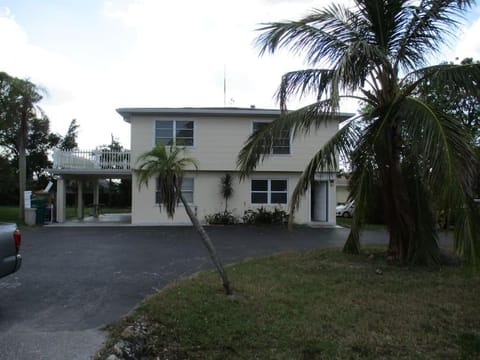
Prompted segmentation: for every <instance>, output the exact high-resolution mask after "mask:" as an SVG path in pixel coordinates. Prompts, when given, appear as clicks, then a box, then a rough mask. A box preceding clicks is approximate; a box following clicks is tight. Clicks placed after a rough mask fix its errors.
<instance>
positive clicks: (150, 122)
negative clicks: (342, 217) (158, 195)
mask: <svg viewBox="0 0 480 360" xmlns="http://www.w3.org/2000/svg"><path fill="white" fill-rule="evenodd" d="M162 119H164V120H193V121H194V122H195V132H194V137H195V146H194V147H192V148H189V156H192V157H194V158H195V159H197V160H198V162H199V171H198V172H196V173H194V174H193V177H194V179H195V183H194V187H195V189H194V204H193V207H194V209H195V211H196V213H197V216H198V217H199V219H200V220H201V221H202V222H204V220H205V216H206V215H208V214H213V213H215V212H218V211H223V209H224V207H225V204H224V200H223V199H222V197H221V195H220V185H219V182H220V177H221V176H222V175H224V174H225V172H227V171H228V172H234V171H236V161H237V156H238V152H239V151H240V149H241V148H242V146H243V143H244V142H245V140H246V139H247V137H248V136H249V135H250V134H251V132H252V123H253V121H254V119H246V118H222V117H210V118H207V117H202V118H198V117H175V118H172V117H160V116H149V115H137V116H132V118H131V119H130V121H131V124H132V127H131V137H132V138H131V144H132V161H133V163H132V166H133V168H136V167H137V166H138V164H137V163H136V159H138V157H139V156H140V155H141V154H142V153H144V152H146V151H149V150H151V149H152V147H153V146H154V143H155V139H154V133H155V131H154V129H155V120H162ZM259 121H265V120H264V119H261V120H259ZM337 128H338V123H337V122H335V121H332V122H331V123H329V124H328V126H327V125H325V126H322V127H320V128H319V129H318V131H312V133H311V135H310V136H306V137H302V138H298V139H296V140H295V141H294V142H293V143H292V145H291V154H290V155H275V156H271V157H269V158H267V159H266V160H265V162H264V163H263V164H261V165H260V166H259V167H258V168H257V171H256V172H255V175H254V176H257V177H263V178H275V179H287V180H288V197H289V199H290V196H291V193H292V191H293V189H294V187H295V185H296V183H297V181H298V178H299V176H300V172H301V171H303V169H304V168H305V166H306V164H307V162H308V161H309V160H310V158H311V157H312V155H313V154H314V153H315V151H316V150H318V149H319V148H320V147H321V145H322V144H323V143H325V141H326V140H327V139H329V138H330V137H331V136H332V135H333V134H334V132H335V131H336V129H337ZM192 170H193V169H192ZM234 190H235V192H234V195H233V198H232V199H230V200H229V206H228V208H229V209H230V210H232V211H233V213H234V214H235V215H237V216H239V217H241V216H242V215H243V213H244V211H245V210H247V209H249V208H252V209H253V208H257V207H259V206H258V205H252V204H250V181H244V182H241V183H239V182H238V176H237V175H235V185H234ZM329 191H330V194H329V199H330V202H329V222H328V224H332V225H333V224H335V200H336V195H335V186H334V183H332V184H331V185H330V186H329ZM310 196H311V194H310V191H308V192H307V194H306V195H305V198H304V200H303V201H302V203H301V205H300V208H299V210H298V212H297V213H296V215H295V222H296V223H309V222H310V221H311V215H310V214H311V208H310ZM284 208H285V210H288V205H287V206H284ZM132 223H133V224H137V225H141V224H190V221H189V220H188V217H187V215H186V214H185V211H184V209H183V207H181V206H179V207H178V209H177V212H176V215H175V219H174V220H173V221H172V220H170V219H168V218H167V216H166V213H165V211H164V209H161V208H160V207H159V206H158V205H156V204H155V182H154V181H153V180H152V181H151V182H150V185H149V187H148V188H145V187H143V188H142V189H141V191H139V189H138V186H137V182H136V176H135V175H133V192H132Z"/></svg>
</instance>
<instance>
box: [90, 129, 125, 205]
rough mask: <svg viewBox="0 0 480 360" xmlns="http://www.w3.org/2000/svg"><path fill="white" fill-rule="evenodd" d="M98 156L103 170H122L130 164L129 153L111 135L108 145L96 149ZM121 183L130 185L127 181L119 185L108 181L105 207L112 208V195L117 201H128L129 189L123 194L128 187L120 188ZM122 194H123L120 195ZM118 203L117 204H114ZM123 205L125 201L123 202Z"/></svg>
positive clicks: (111, 180) (110, 180) (123, 180)
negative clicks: (121, 199)
mask: <svg viewBox="0 0 480 360" xmlns="http://www.w3.org/2000/svg"><path fill="white" fill-rule="evenodd" d="M97 151H99V152H100V153H101V154H100V163H101V164H102V168H103V169H107V168H109V169H124V168H125V166H128V165H129V164H130V152H129V151H128V150H126V149H125V148H124V147H123V146H122V145H121V144H120V142H119V141H118V139H115V138H114V136H113V134H112V135H111V141H110V144H108V145H102V146H100V147H98V148H97ZM121 183H124V185H126V184H130V181H129V180H125V179H122V180H121V181H120V183H118V182H115V181H113V179H108V194H107V205H108V206H112V205H113V204H114V199H113V195H114V194H115V195H118V196H116V198H117V199H119V198H123V199H126V198H128V199H130V198H131V197H130V196H129V195H128V194H131V189H129V190H128V192H125V191H126V190H127V189H128V187H126V186H120V184H121ZM122 192H123V193H122ZM116 203H118V202H116ZM123 203H124V204H125V201H123Z"/></svg>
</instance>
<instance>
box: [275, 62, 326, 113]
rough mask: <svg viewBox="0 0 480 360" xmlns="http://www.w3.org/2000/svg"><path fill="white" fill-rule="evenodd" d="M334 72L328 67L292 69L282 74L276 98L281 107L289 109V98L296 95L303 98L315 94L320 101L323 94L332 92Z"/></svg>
mask: <svg viewBox="0 0 480 360" xmlns="http://www.w3.org/2000/svg"><path fill="white" fill-rule="evenodd" d="M333 75H334V72H333V71H332V70H328V69H305V70H299V71H291V72H288V73H286V74H285V75H283V76H282V81H281V83H280V87H279V89H278V90H277V93H276V96H275V97H276V98H277V100H278V102H279V103H280V109H282V110H287V106H286V104H287V100H288V98H289V97H291V96H294V97H298V98H300V99H301V98H302V97H303V96H305V95H310V94H314V95H316V97H317V100H318V101H320V100H321V98H322V96H324V95H327V94H329V93H331V92H330V91H329V90H330V88H331V83H332V79H333Z"/></svg>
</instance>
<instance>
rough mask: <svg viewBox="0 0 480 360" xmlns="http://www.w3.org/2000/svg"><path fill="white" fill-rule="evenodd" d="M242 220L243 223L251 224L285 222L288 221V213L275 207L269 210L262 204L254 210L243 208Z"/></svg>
mask: <svg viewBox="0 0 480 360" xmlns="http://www.w3.org/2000/svg"><path fill="white" fill-rule="evenodd" d="M242 220H243V222H244V223H245V224H253V225H263V224H286V223H287V222H288V213H287V212H285V211H283V210H281V209H277V208H275V209H273V211H270V210H268V209H265V208H264V207H263V206H262V207H260V208H258V209H256V210H251V209H249V210H245V212H244V213H243V217H242Z"/></svg>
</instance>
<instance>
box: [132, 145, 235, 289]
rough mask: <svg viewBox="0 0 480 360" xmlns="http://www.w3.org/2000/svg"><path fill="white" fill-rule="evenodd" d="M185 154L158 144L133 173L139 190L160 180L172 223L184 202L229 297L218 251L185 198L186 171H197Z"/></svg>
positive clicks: (161, 198)
mask: <svg viewBox="0 0 480 360" xmlns="http://www.w3.org/2000/svg"><path fill="white" fill-rule="evenodd" d="M184 152H185V149H184V148H180V147H175V146H171V147H170V149H168V150H167V149H166V147H165V145H163V144H157V145H156V146H155V147H154V148H153V149H152V150H150V151H147V152H146V153H144V154H142V155H141V156H140V157H139V158H138V162H141V164H140V166H139V168H138V169H136V170H134V171H135V173H136V174H137V175H138V186H139V188H141V187H142V185H145V186H148V183H149V181H150V180H151V179H152V178H153V177H157V178H158V184H159V185H158V186H159V188H158V191H159V198H160V199H159V201H160V202H161V203H162V204H163V205H164V206H165V208H166V211H167V215H168V217H169V218H171V219H173V216H174V215H175V209H176V207H177V205H178V203H179V201H181V202H182V204H183V206H184V207H185V211H186V212H187V215H188V217H189V218H190V221H191V222H192V224H193V226H194V227H195V229H196V230H197V232H198V233H199V235H200V238H201V239H202V242H203V244H204V245H205V247H206V248H207V251H208V253H209V255H210V257H211V259H212V261H213V263H214V265H215V267H216V269H217V271H218V273H219V275H220V277H221V279H222V283H223V287H224V289H225V292H226V293H227V295H230V294H231V293H232V292H231V289H230V281H229V280H228V277H227V273H226V272H225V269H224V268H223V265H222V262H221V261H220V258H219V256H218V254H217V251H216V249H215V247H214V246H213V244H212V241H211V240H210V237H209V236H208V234H207V233H206V232H205V229H204V228H203V226H202V225H201V224H200V222H199V221H198V219H197V217H196V216H195V214H194V213H193V211H192V208H191V207H190V205H189V204H188V202H187V200H186V199H185V197H184V196H183V195H182V191H181V189H182V180H183V174H184V172H185V168H186V167H187V166H189V165H192V166H194V167H195V168H197V163H196V161H195V159H193V158H190V157H184V156H182V155H183V153H184Z"/></svg>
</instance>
